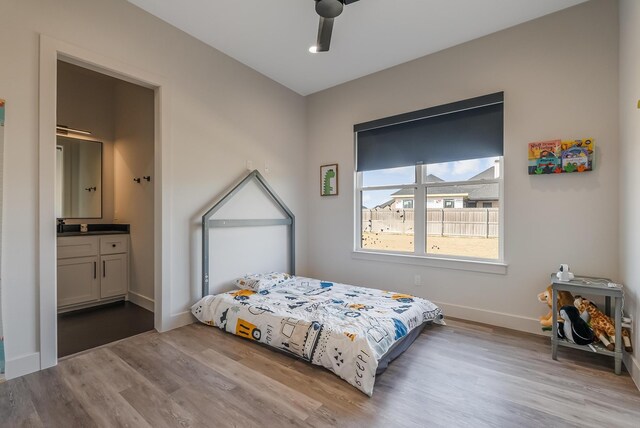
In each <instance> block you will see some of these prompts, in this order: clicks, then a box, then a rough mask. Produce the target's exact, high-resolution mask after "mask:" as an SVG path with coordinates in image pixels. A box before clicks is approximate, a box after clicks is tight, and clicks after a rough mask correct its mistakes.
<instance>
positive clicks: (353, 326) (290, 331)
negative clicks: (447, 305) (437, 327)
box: [191, 277, 443, 396]
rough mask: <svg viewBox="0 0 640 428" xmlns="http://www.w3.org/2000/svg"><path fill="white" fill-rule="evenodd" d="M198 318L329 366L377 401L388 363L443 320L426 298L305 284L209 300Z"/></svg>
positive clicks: (200, 308) (201, 305)
mask: <svg viewBox="0 0 640 428" xmlns="http://www.w3.org/2000/svg"><path fill="white" fill-rule="evenodd" d="M191 312H192V313H193V315H194V316H195V317H196V318H198V320H200V321H201V322H203V323H205V324H208V325H212V326H216V327H219V328H220V329H222V330H225V331H227V332H229V333H233V334H235V335H238V336H241V337H244V338H246V339H249V340H256V341H259V342H261V343H264V344H266V345H269V346H271V347H274V348H278V349H281V350H284V351H287V352H289V353H291V354H294V355H296V356H298V357H300V358H302V359H304V360H306V361H309V362H311V363H313V364H315V365H319V366H322V367H325V368H327V369H329V370H331V371H332V372H334V373H335V374H336V375H338V376H340V377H341V378H342V379H344V380H346V381H347V382H349V383H350V384H351V385H353V386H355V387H356V388H358V389H360V390H361V391H362V392H364V393H365V394H367V395H369V396H370V395H372V393H373V384H374V382H375V376H376V369H377V367H378V361H379V360H380V358H381V357H382V356H383V355H385V353H386V352H387V351H389V349H390V348H391V347H392V346H393V345H394V344H395V343H397V342H398V341H400V340H401V339H402V338H403V337H405V336H406V335H407V334H408V333H409V332H410V331H411V330H413V329H415V328H416V327H419V326H420V325H422V324H423V323H424V322H427V321H434V322H436V323H442V319H443V317H442V312H441V310H440V308H438V307H437V306H436V305H434V304H433V303H431V302H430V301H428V300H425V299H421V298H418V297H414V296H410V295H407V294H399V293H393V292H390V291H381V290H376V289H370V288H362V287H355V286H351V285H344V284H338V283H333V282H325V281H319V280H316V279H310V278H303V277H295V281H291V282H289V283H287V284H282V285H279V286H276V287H274V288H271V289H268V290H263V291H260V292H255V291H250V290H234V291H230V292H228V293H222V294H218V295H216V296H206V297H204V298H202V299H201V300H200V301H199V302H198V303H196V304H195V305H193V307H192V308H191Z"/></svg>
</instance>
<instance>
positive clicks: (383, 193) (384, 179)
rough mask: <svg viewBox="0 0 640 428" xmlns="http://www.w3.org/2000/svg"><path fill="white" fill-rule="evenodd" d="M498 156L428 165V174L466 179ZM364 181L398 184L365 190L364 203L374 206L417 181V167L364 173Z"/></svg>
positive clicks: (372, 184) (371, 184)
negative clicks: (406, 185) (391, 187)
mask: <svg viewBox="0 0 640 428" xmlns="http://www.w3.org/2000/svg"><path fill="white" fill-rule="evenodd" d="M496 159H498V158H483V159H471V160H465V161H455V162H446V163H436V164H430V165H427V174H433V175H435V176H436V177H439V178H441V179H443V180H444V181H465V180H468V179H469V178H471V177H473V176H474V175H477V174H479V173H481V172H482V171H485V170H486V169H488V168H490V167H492V166H493V165H494V164H495V161H496ZM362 176H363V177H362V181H363V185H364V186H365V187H367V186H386V185H392V184H398V185H399V186H398V189H392V190H369V191H365V192H363V195H362V204H363V205H364V206H365V207H367V208H373V207H375V206H376V205H380V204H382V203H384V202H386V201H388V200H390V199H391V194H392V193H394V192H396V191H397V190H399V189H400V188H402V187H403V186H402V185H403V184H412V183H414V182H415V177H414V176H415V167H414V166H407V167H401V168H391V169H380V170H375V171H365V172H363V173H362Z"/></svg>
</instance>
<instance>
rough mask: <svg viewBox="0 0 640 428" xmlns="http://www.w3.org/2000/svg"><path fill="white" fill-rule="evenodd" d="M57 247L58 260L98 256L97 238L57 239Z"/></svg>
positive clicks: (72, 237) (74, 237)
mask: <svg viewBox="0 0 640 428" xmlns="http://www.w3.org/2000/svg"><path fill="white" fill-rule="evenodd" d="M57 246H58V258H59V259H69V258H72V257H89V256H97V255H98V237H97V236H68V237H63V238H58V241H57Z"/></svg>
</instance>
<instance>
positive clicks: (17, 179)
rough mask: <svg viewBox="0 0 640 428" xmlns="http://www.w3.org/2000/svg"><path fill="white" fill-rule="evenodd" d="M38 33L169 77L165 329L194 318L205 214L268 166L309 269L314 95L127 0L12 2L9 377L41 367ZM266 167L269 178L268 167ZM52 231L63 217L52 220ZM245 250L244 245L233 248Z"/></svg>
mask: <svg viewBox="0 0 640 428" xmlns="http://www.w3.org/2000/svg"><path fill="white" fill-rule="evenodd" d="M41 34H45V35H48V36H49V37H51V38H54V39H57V40H62V41H64V42H66V43H69V44H72V45H76V46H79V47H81V48H83V49H86V50H89V51H92V52H95V53H97V54H99V55H100V56H102V57H108V58H113V59H114V60H115V61H118V62H120V63H124V64H127V65H128V66H129V67H132V68H137V69H140V70H146V71H148V72H150V73H154V74H157V75H161V76H162V77H163V81H165V82H167V85H166V87H165V88H163V90H164V91H165V92H164V93H165V94H166V97H167V100H168V102H167V104H166V106H165V108H166V109H169V111H168V114H167V116H168V117H169V121H170V123H169V124H168V129H169V130H170V131H169V133H168V135H163V143H165V144H167V145H168V146H169V147H170V149H169V150H170V152H171V153H170V156H169V159H168V169H166V170H163V177H162V178H163V180H165V181H163V183H166V185H167V188H168V192H166V194H164V195H163V198H167V199H166V200H167V201H168V203H167V206H168V207H169V208H168V212H165V213H164V214H165V215H166V216H167V218H169V219H170V224H169V225H168V229H169V230H170V233H169V236H167V237H166V239H167V243H168V247H169V252H170V266H168V267H166V269H167V271H168V278H165V280H166V283H167V284H170V292H169V295H168V296H169V302H168V303H167V302H166V301H163V305H164V304H167V306H168V307H169V308H170V310H169V311H168V313H166V314H165V317H164V319H163V320H162V328H165V329H167V328H172V327H176V326H179V325H182V324H185V323H189V322H192V319H193V318H192V317H191V315H190V313H189V307H190V305H191V304H193V303H194V302H195V301H196V299H198V298H199V297H200V293H201V281H200V272H201V270H200V266H201V265H200V262H201V259H200V244H201V242H200V217H201V215H202V214H203V213H204V211H205V210H206V209H207V208H209V207H210V206H211V205H212V204H213V202H214V201H215V200H216V198H217V197H218V196H220V195H222V194H223V193H224V191H225V190H226V188H227V187H228V186H229V185H230V184H232V183H235V182H236V181H237V180H238V179H239V178H240V177H242V176H243V175H244V174H245V173H246V161H247V160H251V161H252V162H253V165H254V167H256V168H259V169H260V170H261V172H263V173H265V176H266V178H267V180H268V181H269V183H270V184H271V186H272V187H273V188H274V189H275V190H276V191H277V192H278V194H279V195H280V196H281V197H282V199H283V200H284V201H286V203H287V204H288V205H289V207H290V208H291V210H292V211H293V212H294V214H295V215H296V217H297V218H298V219H299V221H298V233H297V234H296V239H297V248H298V257H297V263H298V272H300V273H303V272H304V271H305V267H306V248H307V245H306V230H307V227H306V223H305V220H306V217H307V216H306V192H307V185H306V171H307V167H306V165H305V162H304V161H303V160H304V159H306V145H305V138H306V133H305V119H306V115H305V108H306V107H305V100H304V98H303V97H301V96H300V95H298V94H296V93H294V92H293V91H291V90H289V89H287V88H285V87H283V86H281V85H279V84H278V83H275V82H273V81H272V80H270V79H268V78H267V77H265V76H263V75H261V74H259V73H258V72H256V71H254V70H252V69H250V68H248V67H246V66H244V65H243V64H241V63H240V62H238V61H236V60H234V59H232V58H230V57H228V56H227V55H224V54H223V53H221V52H219V51H217V50H215V49H213V48H211V47H209V46H207V45H205V44H204V43H201V42H199V41H197V40H196V39H194V38H192V37H190V36H188V35H186V34H185V33H183V32H181V31H179V30H177V29H175V28H173V27H171V26H169V25H167V24H166V23H165V22H163V21H161V20H159V19H157V18H155V17H153V16H151V15H149V14H148V13H146V12H144V11H142V10H140V9H138V8H136V7H135V6H133V5H131V4H130V3H127V2H126V1H124V0H112V1H101V0H57V1H55V2H48V1H40V0H3V1H2V3H1V4H0V57H1V58H2V59H3V60H2V63H3V65H2V67H0V94H2V96H3V97H5V98H6V100H7V104H8V105H10V106H11V121H10V122H9V123H7V126H6V128H5V139H6V141H11V144H10V145H7V148H6V151H5V155H6V164H5V166H6V170H5V178H6V181H7V182H10V183H12V185H11V186H7V188H6V189H5V190H6V193H5V204H6V206H10V207H11V210H6V217H5V222H4V223H5V224H4V226H5V228H4V231H5V236H4V239H5V242H4V246H5V248H9V249H10V251H7V252H6V257H5V258H4V260H3V266H2V278H3V283H6V284H11V286H10V287H5V289H4V290H3V299H4V300H5V302H4V303H3V305H4V309H5V313H4V314H3V315H4V320H5V325H4V327H5V338H6V342H5V343H6V352H7V360H8V361H7V375H8V377H15V376H17V375H19V374H22V373H27V372H29V371H33V370H37V369H38V368H39V351H40V350H39V343H40V340H39V339H40V338H39V335H38V334H39V333H38V330H39V328H38V326H39V322H40V320H39V313H40V312H39V304H38V296H39V285H38V284H39V283H38V278H37V272H38V248H39V243H38V230H37V227H38V171H39V166H38V153H39V150H38V148H39V137H38V133H39V129H38V123H39V119H38V118H39V114H38V109H39V99H38V72H39V37H40V35H41ZM265 164H266V165H267V166H268V170H269V172H268V173H267V172H266V169H267V168H265ZM51 227H52V228H54V227H55V219H51ZM229 245H242V243H229Z"/></svg>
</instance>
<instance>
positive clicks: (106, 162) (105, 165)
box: [57, 61, 116, 224]
mask: <svg viewBox="0 0 640 428" xmlns="http://www.w3.org/2000/svg"><path fill="white" fill-rule="evenodd" d="M115 84H116V80H115V79H113V78H112V77H108V76H103V75H100V74H99V73H95V72H93V71H90V70H87V69H83V68H81V67H78V66H76V65H73V64H69V63H66V62H63V61H58V97H57V101H58V108H57V114H58V124H60V125H65V126H68V127H70V128H76V129H82V130H87V131H90V132H91V134H92V135H88V136H84V135H75V134H71V135H69V136H70V137H73V138H78V139H82V140H92V141H99V142H101V143H102V218H101V219H67V220H65V222H66V223H67V224H79V223H113V221H114V220H113V219H114V175H113V172H114V163H113V148H114V102H115V98H114V96H115Z"/></svg>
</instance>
